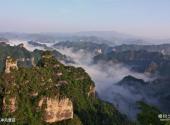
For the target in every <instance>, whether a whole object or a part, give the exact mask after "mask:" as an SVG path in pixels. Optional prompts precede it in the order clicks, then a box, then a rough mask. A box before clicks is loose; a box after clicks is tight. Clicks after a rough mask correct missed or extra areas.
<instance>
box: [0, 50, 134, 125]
mask: <svg viewBox="0 0 170 125" xmlns="http://www.w3.org/2000/svg"><path fill="white" fill-rule="evenodd" d="M42 54H43V56H42V58H41V60H40V61H39V62H38V65H37V66H36V67H32V68H31V67H30V68H21V67H20V68H19V69H18V70H13V71H12V72H11V73H10V74H2V76H1V78H0V88H1V89H0V90H1V91H0V96H1V99H0V100H1V101H0V102H1V105H2V100H3V99H4V98H5V99H6V100H7V102H6V103H8V100H9V99H10V98H11V97H15V98H16V108H17V109H16V111H15V112H13V113H11V112H10V111H8V110H6V111H4V110H2V109H1V111H2V114H1V116H0V117H2V118H4V117H14V118H16V123H15V124H17V125H23V124H29V125H43V124H47V123H45V122H43V120H42V110H41V109H39V108H37V107H38V106H37V105H38V101H39V100H40V99H41V98H42V97H56V96H58V97H59V98H63V97H68V98H70V99H71V100H72V102H73V107H74V118H73V119H71V120H66V121H63V122H58V123H53V124H54V125H55V124H56V125H125V124H126V125H131V124H132V123H131V122H129V121H128V120H127V119H126V118H125V116H123V115H121V114H120V113H119V112H118V111H117V110H116V109H115V108H114V107H113V106H112V105H111V104H108V103H105V102H103V101H100V100H99V99H97V98H96V97H94V96H88V92H89V91H90V86H93V87H94V83H93V81H92V80H91V78H90V77H89V76H88V74H87V73H86V72H85V71H84V69H82V68H75V67H72V66H64V65H63V64H61V63H60V62H58V61H57V60H56V59H55V58H54V57H53V56H51V54H50V52H44V53H42ZM58 73H62V75H57V74H58ZM60 81H65V84H61V85H59V82H60ZM33 93H38V95H37V96H33ZM1 107H2V106H1Z"/></svg>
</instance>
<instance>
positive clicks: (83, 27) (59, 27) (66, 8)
mask: <svg viewBox="0 0 170 125" xmlns="http://www.w3.org/2000/svg"><path fill="white" fill-rule="evenodd" d="M169 6H170V1H168V0H161V1H160V0H159V1H154V0H150V1H147V0H138V1H136V0H126V1H124V0H93V1H91V0H86V1H82V0H69V1H66V0H62V1H55V0H50V1H42V0H36V1H34V0H29V1H22V0H13V1H10V0H5V1H1V4H0V32H21V33H56V32H59V33H75V32H83V31H116V32H119V33H125V34H129V35H134V36H140V37H146V38H156V39H169V38H170V16H169V12H170V8H169Z"/></svg>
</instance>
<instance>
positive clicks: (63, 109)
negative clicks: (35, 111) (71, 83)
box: [38, 98, 73, 123]
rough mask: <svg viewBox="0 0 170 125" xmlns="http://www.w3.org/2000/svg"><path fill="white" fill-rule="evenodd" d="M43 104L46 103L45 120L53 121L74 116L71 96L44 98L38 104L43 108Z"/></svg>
mask: <svg viewBox="0 0 170 125" xmlns="http://www.w3.org/2000/svg"><path fill="white" fill-rule="evenodd" d="M43 105H46V106H45V108H44V109H43V110H44V113H43V120H44V121H45V122H48V123H53V122H58V121H62V120H66V119H72V118H73V104H72V101H71V100H70V99H69V98H63V99H55V98H43V99H41V100H40V101H39V103H38V106H39V107H40V108H42V107H43Z"/></svg>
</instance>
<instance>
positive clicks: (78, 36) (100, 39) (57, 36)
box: [0, 31, 170, 45]
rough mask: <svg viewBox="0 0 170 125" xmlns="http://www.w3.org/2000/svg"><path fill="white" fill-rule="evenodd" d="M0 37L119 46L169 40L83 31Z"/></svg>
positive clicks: (14, 34) (5, 36) (17, 34)
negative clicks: (91, 42)
mask: <svg viewBox="0 0 170 125" xmlns="http://www.w3.org/2000/svg"><path fill="white" fill-rule="evenodd" d="M0 37H4V38H7V39H24V40H38V41H41V42H55V41H67V40H69V41H74V42H79V41H85V42H86V41H87V42H90V41H93V42H96V43H107V44H110V45H121V44H143V45H144V44H160V43H170V39H160V40H159V39H148V38H142V37H138V36H133V35H128V34H124V33H119V32H116V31H84V32H76V33H11V32H6V33H5V32H4V33H2V32H1V33H0Z"/></svg>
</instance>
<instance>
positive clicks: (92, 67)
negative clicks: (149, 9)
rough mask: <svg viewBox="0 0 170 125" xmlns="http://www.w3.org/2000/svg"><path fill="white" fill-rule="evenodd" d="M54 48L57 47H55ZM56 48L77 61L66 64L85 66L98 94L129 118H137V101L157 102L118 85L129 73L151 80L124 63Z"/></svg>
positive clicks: (143, 94) (26, 44) (32, 47)
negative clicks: (96, 61) (111, 61)
mask: <svg viewBox="0 0 170 125" xmlns="http://www.w3.org/2000/svg"><path fill="white" fill-rule="evenodd" d="M9 43H10V44H11V45H18V44H20V43H24V46H25V47H26V48H27V49H28V50H30V51H33V50H34V49H41V50H44V48H43V47H35V46H33V45H30V44H28V42H26V41H10V42H9ZM46 45H47V46H48V47H52V45H51V44H46ZM53 49H56V48H54V47H53ZM56 50H57V51H59V52H61V53H62V54H64V55H66V56H69V57H71V58H72V59H73V60H74V62H75V63H74V64H73V63H70V64H68V63H66V65H72V66H75V67H82V68H84V69H85V70H86V72H87V73H88V74H89V75H90V77H91V78H92V80H93V81H94V82H95V85H96V91H97V94H98V96H99V97H100V98H101V99H102V100H105V101H108V102H110V103H112V104H114V106H115V107H117V108H118V109H119V110H120V111H121V112H122V113H124V114H126V115H127V116H128V117H129V118H131V119H135V116H136V113H137V112H138V107H137V105H136V102H137V101H140V100H146V101H148V102H149V101H150V102H151V103H157V102H156V100H155V99H154V98H153V97H148V96H147V95H146V94H145V93H143V92H139V93H136V94H134V93H133V91H132V89H129V88H125V87H123V86H118V85H117V84H116V83H118V82H119V81H121V80H122V79H123V78H124V77H125V76H128V75H131V76H134V77H135V78H138V79H143V80H144V81H148V80H150V78H148V77H147V76H145V75H144V74H141V73H136V72H132V71H130V69H129V68H128V67H126V66H124V65H123V64H112V63H98V64H94V63H93V56H94V55H93V54H91V53H88V52H86V51H84V50H79V51H73V49H72V48H57V49H56ZM62 62H63V61H62ZM63 63H64V62H63Z"/></svg>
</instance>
